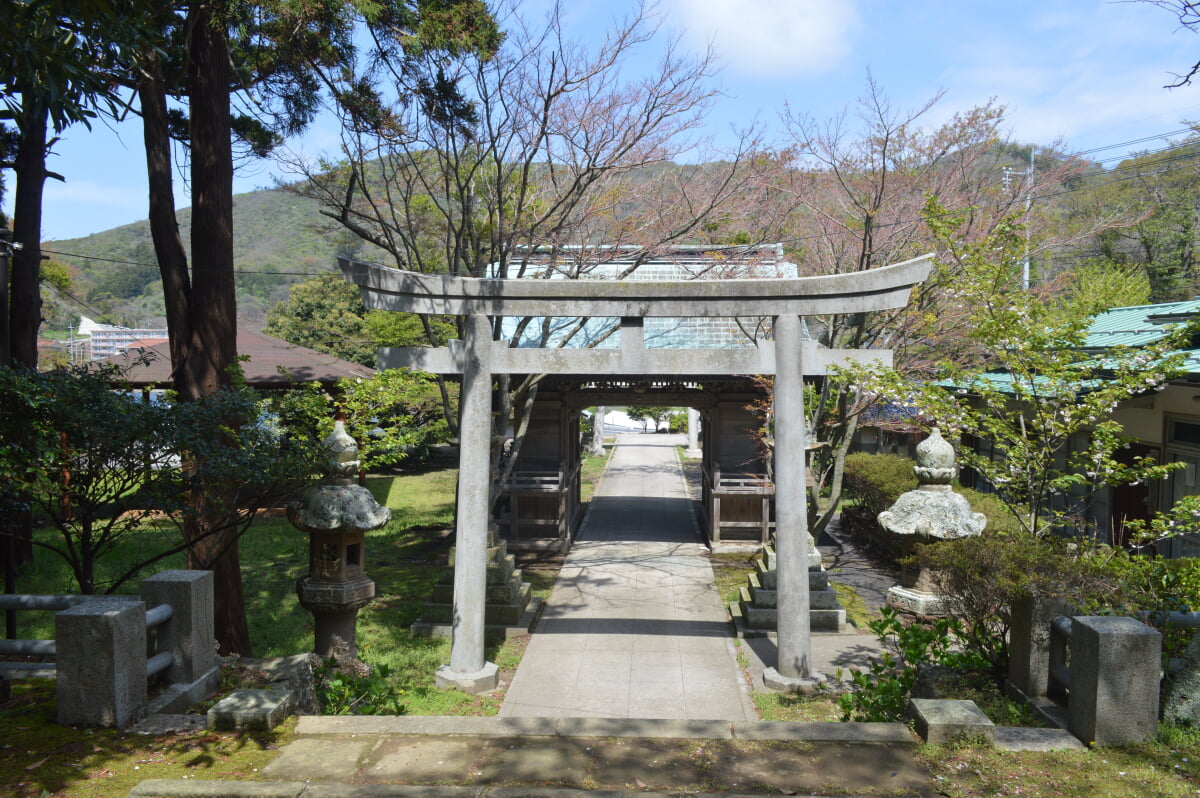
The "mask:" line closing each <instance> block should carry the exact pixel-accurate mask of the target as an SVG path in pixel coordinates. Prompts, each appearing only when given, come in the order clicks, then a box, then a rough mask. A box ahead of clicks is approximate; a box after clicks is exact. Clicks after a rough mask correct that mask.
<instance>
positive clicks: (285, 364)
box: [100, 330, 375, 388]
mask: <svg viewBox="0 0 1200 798" xmlns="http://www.w3.org/2000/svg"><path fill="white" fill-rule="evenodd" d="M237 350H238V355H240V356H242V357H248V358H249V359H248V360H243V361H242V363H241V366H242V372H243V374H245V377H246V384H247V385H250V386H252V387H255V388H286V387H288V386H289V385H292V384H294V383H297V382H319V383H321V384H322V385H331V384H333V383H335V382H337V381H338V380H340V379H342V378H343V377H369V376H371V375H372V374H374V373H375V369H372V368H368V367H366V366H360V365H358V364H357V363H351V362H349V361H347V360H342V359H341V358H339V357H334V356H333V355H326V354H323V353H321V352H317V351H314V350H312V349H308V348H307V347H303V346H296V345H295V344H289V343H288V342H287V341H284V340H281V339H279V338H272V337H271V336H269V335H263V334H262V333H258V332H250V331H249V330H238V334H237ZM142 355H145V357H144V358H143V357H142ZM143 361H144V362H143ZM100 362H101V363H106V364H111V365H115V366H118V367H119V368H121V369H122V371H124V372H125V375H126V379H127V380H128V382H129V383H130V385H132V386H133V387H135V388H144V387H153V388H169V387H171V350H170V346H169V344H168V343H167V342H165V341H164V342H162V343H158V344H155V345H153V346H147V347H143V348H141V349H140V350H130V351H128V352H125V353H124V354H120V355H114V356H112V357H108V358H105V359H104V360H102V361H100Z"/></svg>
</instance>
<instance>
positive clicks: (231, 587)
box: [123, 0, 494, 653]
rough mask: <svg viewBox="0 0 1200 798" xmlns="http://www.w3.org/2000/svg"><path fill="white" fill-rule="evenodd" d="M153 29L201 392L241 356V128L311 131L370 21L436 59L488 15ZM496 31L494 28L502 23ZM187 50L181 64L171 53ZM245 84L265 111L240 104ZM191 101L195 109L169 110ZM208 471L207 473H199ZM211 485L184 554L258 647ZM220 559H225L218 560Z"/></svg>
mask: <svg viewBox="0 0 1200 798" xmlns="http://www.w3.org/2000/svg"><path fill="white" fill-rule="evenodd" d="M153 22H154V29H155V30H156V31H157V33H158V36H157V38H156V39H154V40H153V41H151V42H150V43H149V44H148V46H146V47H144V48H142V50H141V51H140V52H139V54H138V56H137V58H135V59H134V60H133V61H132V62H131V63H127V64H126V68H125V70H124V73H123V74H124V76H125V78H126V79H127V80H129V81H130V82H132V84H133V85H134V87H135V89H136V92H137V96H138V104H139V106H140V111H141V114H142V118H143V122H144V128H143V129H144V141H145V149H146V161H147V171H148V176H149V182H150V225H151V231H152V235H153V238H154V246H155V252H156V255H157V258H158V264H159V269H160V271H161V273H162V277H163V293H164V299H165V302H166V310H167V327H168V330H169V334H170V347H171V362H172V367H173V373H174V378H175V387H176V390H177V391H178V392H179V396H180V397H181V398H182V399H183V400H185V401H197V400H199V399H201V398H202V397H205V396H208V395H211V394H213V393H214V392H216V391H219V390H221V389H222V388H224V387H226V386H228V385H229V384H230V380H231V372H232V371H233V369H232V367H233V366H234V363H235V360H236V354H237V353H236V351H235V341H236V302H235V293H234V286H235V280H234V273H233V219H232V197H233V183H232V180H233V166H234V161H233V146H232V139H233V137H235V136H236V137H237V138H239V140H241V141H243V142H244V143H245V144H246V146H247V147H249V149H250V151H251V152H253V153H255V154H258V155H261V154H264V153H266V152H267V151H269V150H270V149H271V147H272V146H274V144H276V143H277V142H278V141H279V139H280V137H281V136H283V135H287V134H292V133H295V132H297V131H299V130H300V129H302V128H303V127H304V126H305V125H306V124H307V123H308V122H309V121H311V119H312V117H313V114H314V113H315V111H316V109H317V96H318V92H319V89H320V88H321V84H320V81H319V79H318V77H317V76H318V74H319V72H318V70H319V69H322V68H324V69H327V70H329V71H331V72H337V71H338V70H340V69H342V68H343V67H344V66H345V65H346V64H348V63H349V61H350V59H351V58H352V57H353V53H354V40H353V39H354V37H353V30H354V25H355V23H356V22H363V23H365V24H366V25H367V26H368V27H369V28H370V30H371V33H372V35H373V38H374V40H375V41H377V42H384V41H386V42H388V43H389V46H390V47H391V48H393V50H394V51H395V52H397V53H403V52H405V48H408V49H409V50H414V49H415V50H417V51H420V52H422V53H424V54H427V55H429V56H430V57H436V54H437V53H438V52H441V51H442V50H444V49H447V48H452V47H456V46H459V45H458V43H459V42H460V41H461V40H462V39H465V38H469V37H470V32H469V31H468V32H465V33H464V29H463V28H462V27H456V25H459V24H461V23H469V22H477V23H480V24H479V27H480V28H486V27H487V24H490V23H491V20H490V17H488V16H487V9H486V7H485V6H484V5H483V4H482V3H479V2H477V0H440V1H439V2H432V3H424V2H416V0H411V1H410V0H391V1H390V2H383V3H375V2H352V1H351V0H319V1H318V2H314V3H297V2H288V1H287V0H264V2H257V3H254V2H243V1H242V0H201V1H200V2H194V3H187V4H168V5H160V6H158V7H157V16H155V17H154V20H153ZM493 29H494V27H493ZM175 53H178V54H186V57H185V58H182V59H176V60H172V59H171V55H172V54H175ZM236 92H249V94H247V95H246V98H247V101H248V102H249V103H250V104H251V105H253V106H254V107H255V108H256V110H257V111H258V114H257V115H249V114H242V115H236V114H234V113H232V110H231V106H232V97H233V95H234V94H235V93H236ZM171 98H176V99H180V100H183V101H186V109H187V113H186V114H184V113H182V110H181V109H178V108H171V107H169V101H170V99H171ZM183 136H186V140H187V144H188V147H189V150H188V152H189V154H190V158H191V188H192V231H191V232H192V247H191V252H192V257H193V258H194V261H195V264H196V268H193V269H190V270H189V268H188V261H187V255H186V253H185V251H184V248H183V243H182V240H181V239H180V237H179V233H178V224H177V220H176V218H175V212H174V207H175V206H174V199H173V189H172V185H171V160H172V153H171V141H172V138H179V137H183ZM201 470H202V469H201ZM209 493H211V492H206V491H204V490H199V491H198V492H197V494H196V495H195V497H194V499H195V502H196V507H197V510H198V511H197V512H196V513H194V514H193V515H192V517H191V518H190V519H189V523H190V528H191V529H192V533H191V534H193V535H194V536H195V537H196V538H197V539H202V540H204V541H205V542H204V543H202V544H199V545H197V546H196V547H193V548H192V549H190V550H189V557H190V560H189V564H190V565H193V566H197V565H200V564H201V563H202V562H203V563H207V564H209V565H212V566H215V567H214V571H215V578H216V582H217V593H218V596H220V600H219V602H218V607H217V612H218V618H217V629H218V638H219V640H220V644H221V647H222V649H223V650H225V651H238V652H241V653H249V637H248V633H247V630H246V623H245V615H244V610H243V602H242V599H241V596H242V582H241V573H240V566H239V563H238V560H237V546H236V539H232V538H229V537H228V536H226V537H222V536H220V535H209V534H208V533H207V530H206V527H207V526H209V522H208V520H207V519H208V518H209V515H208V513H206V512H205V511H204V508H205V507H206V506H208V505H209V504H210V503H211V501H212V500H213V496H211V495H208V494H209ZM217 555H219V556H217Z"/></svg>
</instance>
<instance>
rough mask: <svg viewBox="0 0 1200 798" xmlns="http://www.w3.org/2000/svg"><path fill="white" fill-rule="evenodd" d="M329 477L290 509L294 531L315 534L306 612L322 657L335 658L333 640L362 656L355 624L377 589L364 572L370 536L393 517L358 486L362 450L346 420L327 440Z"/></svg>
mask: <svg viewBox="0 0 1200 798" xmlns="http://www.w3.org/2000/svg"><path fill="white" fill-rule="evenodd" d="M325 448H326V451H327V452H328V453H329V462H328V464H329V476H328V477H327V478H326V479H325V480H324V481H323V482H322V483H320V484H318V485H314V486H313V487H311V488H309V489H308V490H306V491H305V492H304V496H303V498H301V499H300V501H298V502H293V503H292V504H290V505H288V508H287V516H288V520H289V521H291V523H292V526H294V527H296V528H297V529H299V530H301V531H302V532H307V533H308V534H309V536H310V537H309V544H308V576H304V577H301V578H300V579H299V580H298V581H297V582H296V594H297V595H298V596H299V597H300V606H302V607H304V608H305V609H306V610H308V611H309V612H311V613H312V614H313V619H314V621H315V638H316V641H315V644H314V646H313V651H315V652H316V653H317V654H318V655H319V656H321V657H329V656H332V654H333V638H334V637H335V636H337V637H338V638H340V639H342V640H344V641H345V642H346V643H347V644H348V645H349V650H350V655H351V656H356V655H357V653H358V649H357V646H356V645H355V642H354V638H355V630H354V627H355V623H356V621H357V619H358V611H359V610H360V609H362V608H363V607H365V606H366V605H367V604H368V603H369V602H370V601H371V599H372V598H374V596H375V583H374V582H372V581H371V579H370V578H369V577H367V575H366V574H365V573H364V572H363V560H364V555H365V552H364V544H363V538H364V533H366V532H367V531H368V530H371V529H378V528H379V527H381V526H383V525H384V524H386V523H387V522H388V521H390V520H391V518H392V512H391V510H389V509H388V508H386V507H383V506H382V505H380V504H379V503H378V502H376V501H375V497H373V496H372V495H371V492H370V491H369V490H367V489H366V488H364V487H362V486H361V485H356V484H355V483H354V476H355V475H356V474H357V473H358V467H359V461H358V444H357V443H355V442H354V439H353V438H351V437H350V436H349V435H348V434H347V433H346V427H345V424H343V422H342V421H341V420H338V421H336V422H334V425H333V432H332V433H331V434H330V435H329V437H328V438H326V439H325Z"/></svg>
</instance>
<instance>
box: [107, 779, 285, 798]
mask: <svg viewBox="0 0 1200 798" xmlns="http://www.w3.org/2000/svg"><path fill="white" fill-rule="evenodd" d="M307 787H308V785H307V784H305V783H304V782H302V781H300V782H286V781H284V782H280V781H203V780H201V779H178V780H176V779H148V780H147V781H143V782H139V783H138V784H137V785H135V786H134V788H133V789H132V790H130V791H129V798H300V796H301V795H303V794H304V791H305V789H306V788H307Z"/></svg>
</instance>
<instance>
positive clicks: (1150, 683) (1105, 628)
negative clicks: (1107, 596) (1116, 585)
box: [1067, 616, 1162, 746]
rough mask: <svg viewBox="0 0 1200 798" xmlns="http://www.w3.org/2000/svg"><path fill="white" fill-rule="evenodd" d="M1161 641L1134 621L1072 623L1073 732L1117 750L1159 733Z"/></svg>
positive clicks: (1070, 715)
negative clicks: (1118, 747)
mask: <svg viewBox="0 0 1200 798" xmlns="http://www.w3.org/2000/svg"><path fill="white" fill-rule="evenodd" d="M1161 657H1162V635H1160V634H1159V633H1158V632H1157V631H1155V630H1154V629H1151V628H1150V627H1149V626H1146V625H1145V624H1144V623H1141V622H1140V621H1135V620H1134V619H1133V618H1117V617H1111V616H1082V617H1076V618H1072V619H1071V698H1070V701H1069V702H1068V704H1067V713H1068V718H1069V720H1068V728H1069V729H1070V732H1071V734H1073V735H1075V736H1076V737H1078V738H1079V739H1080V740H1082V741H1083V742H1085V743H1094V744H1096V745H1099V746H1118V745H1130V744H1132V743H1140V742H1144V741H1146V740H1150V739H1153V737H1154V735H1155V734H1157V732H1158V685H1159V669H1160V668H1161V667H1162V661H1161Z"/></svg>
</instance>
